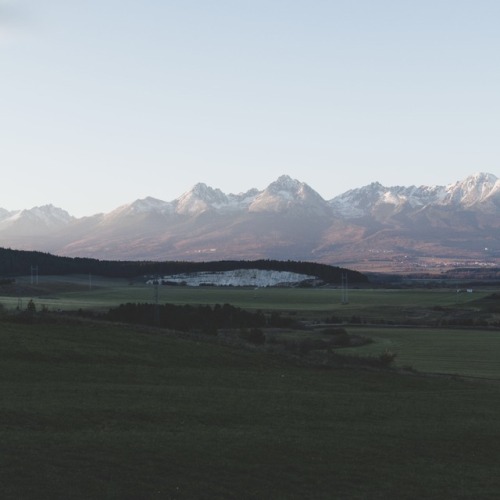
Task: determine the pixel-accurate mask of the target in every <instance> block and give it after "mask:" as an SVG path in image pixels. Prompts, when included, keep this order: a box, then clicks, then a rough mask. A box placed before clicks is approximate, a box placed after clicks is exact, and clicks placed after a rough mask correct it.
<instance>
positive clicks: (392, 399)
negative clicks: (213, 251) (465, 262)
mask: <svg viewBox="0 0 500 500" xmlns="http://www.w3.org/2000/svg"><path fill="white" fill-rule="evenodd" d="M1 327H2V333H1V335H0V349H1V353H2V355H1V373H2V382H1V384H0V386H1V388H2V395H1V396H2V407H1V408H2V409H1V412H0V416H1V431H0V432H1V442H2V453H1V455H0V461H1V467H0V476H1V477H0V484H1V485H2V498H5V499H16V500H17V499H20V498H25V499H38V498H51V499H56V498H61V499H62V498H72V499H88V498H120V499H148V498H162V499H163V498H167V499H169V498H172V499H173V498H178V499H197V498H208V499H212V498H221V499H233V498H241V499H262V498H270V499H274V498H276V499H304V498H310V499H331V498H354V499H355V498H360V499H361V498H380V499H385V498H402V499H404V498H436V499H438V498H439V499H443V498H485V499H486V498H492V499H493V498H496V497H497V496H498V492H499V491H500V478H499V476H498V474H496V470H497V463H498V458H499V451H498V450H499V445H500V433H499V428H498V418H497V415H498V412H499V411H500V391H498V386H497V385H491V384H484V383H482V384H478V383H470V382H464V381H456V380H451V379H441V378H437V379H436V378H428V377H419V376H401V375H399V374H397V373H391V372H384V371H364V370H351V369H349V370H347V369H333V370H326V369H320V368H305V367H302V366H297V365H295V364H293V363H290V362H287V361H285V360H282V359H279V358H277V357H275V356H273V355H271V354H265V353H262V352H256V351H246V350H240V349H235V348H230V347H227V346H221V345H218V344H217V343H215V342H200V341H198V340H190V339H189V338H180V337H178V336H175V335H168V334H166V333H165V332H159V331H154V330H146V329H141V328H132V327H124V326H118V325H116V326H99V325H96V324H93V323H89V324H74V325H71V327H68V326H67V325H18V324H15V325H13V324H8V323H4V324H2V325H1Z"/></svg>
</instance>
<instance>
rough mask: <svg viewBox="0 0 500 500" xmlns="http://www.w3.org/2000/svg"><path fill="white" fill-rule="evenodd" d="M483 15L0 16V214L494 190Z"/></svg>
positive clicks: (489, 56) (330, 9)
mask: <svg viewBox="0 0 500 500" xmlns="http://www.w3.org/2000/svg"><path fill="white" fill-rule="evenodd" d="M499 26H500V1H498V0H432V1H431V0H329V1H327V0H308V1H302V0H283V1H280V0H266V1H261V0H231V1H230V0H225V1H221V0H212V1H208V0H206V1H201V0H177V1H174V0H171V1H170V0H141V1H139V0H134V1H132V0H17V1H16V0H0V96H1V97H0V166H1V169H2V173H3V181H2V182H1V183H0V207H3V208H7V209H9V210H14V209H18V208H31V207H32V206H36V205H43V204H46V203H53V204H55V205H57V206H60V207H62V208H65V209H66V210H68V211H69V212H70V213H71V214H72V215H76V216H81V215H91V214H94V213H97V212H107V211H110V210H112V209H113V208H116V207H117V206H118V205H121V204H124V203H128V202H131V201H133V200H135V199H137V198H143V197H145V196H154V197H157V198H160V199H163V200H167V201H170V200H173V199H174V198H176V197H178V196H179V195H181V194H182V193H183V192H185V191H187V190H188V189H190V188H191V187H192V186H193V185H194V184H195V183H197V182H205V183H207V184H209V185H211V186H212V187H218V188H220V189H222V190H223V191H224V192H226V193H229V192H232V193H238V192H241V191H245V190H247V189H250V188H252V187H257V188H259V189H263V188H264V187H266V186H267V185H268V184H269V183H270V182H272V181H273V180H275V179H276V178H277V177H278V176H279V175H281V174H289V175H290V176H292V177H293V178H296V179H299V180H301V181H303V182H306V183H308V184H309V185H310V186H311V187H312V188H314V189H315V190H316V191H318V192H319V193H320V194H321V195H322V196H323V197H324V198H325V199H330V198H333V197H334V196H335V195H337V194H340V193H342V192H344V191H346V190H348V189H352V188H355V187H360V186H363V185H366V184H368V183H370V182H372V181H380V182H381V183H383V184H385V185H411V184H417V185H420V184H450V183H452V182H455V181H457V180H460V179H463V178H465V177H466V176H467V175H469V174H472V173H474V172H477V171H485V172H491V173H493V174H495V175H500V172H499V170H500V169H499V164H500V163H499V158H500V155H499V153H500V140H499V139H500V90H499V89H500V30H499Z"/></svg>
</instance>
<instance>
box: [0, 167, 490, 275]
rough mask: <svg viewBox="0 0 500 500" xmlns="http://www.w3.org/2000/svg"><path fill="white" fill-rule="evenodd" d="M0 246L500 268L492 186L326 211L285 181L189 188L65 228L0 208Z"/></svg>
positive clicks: (347, 200)
mask: <svg viewBox="0 0 500 500" xmlns="http://www.w3.org/2000/svg"><path fill="white" fill-rule="evenodd" d="M0 246H3V247H11V248H16V249H24V250H39V251H45V252H50V253H54V254H57V255H64V256H70V257H74V256H78V257H92V258H98V259H116V260H125V259H126V260H187V261H206V260H221V259H262V258H264V259H281V260H286V259H292V260H304V261H316V262H322V263H326V264H333V265H339V266H345V267H351V268H353V269H357V270H362V271H369V270H378V271H384V270H385V271H388V270H390V271H415V270H431V269H434V270H436V269H438V270H439V269H443V268H450V266H498V265H500V179H498V178H497V177H496V176H495V175H493V174H489V173H476V174H473V175H471V176H469V177H467V178H466V179H464V180H462V181H458V182H455V183H453V184H450V185H447V186H419V187H416V186H410V187H403V186H393V187H385V186H383V185H381V184H380V183H377V182H375V183H372V184H369V185H367V186H364V187H360V188H357V189H352V190H350V191H347V192H345V193H343V194H341V195H339V196H337V197H335V198H333V199H331V200H325V199H323V198H322V197H321V196H320V195H319V194H318V193H317V192H316V191H315V190H314V189H312V188H311V187H310V186H308V185H307V184H305V183H303V182H300V181H298V180H295V179H292V178H290V177H289V176H287V175H283V176H281V177H279V178H278V179H277V180H276V181H274V182H272V183H271V184H270V185H269V186H267V187H266V188H265V189H264V190H262V191H259V190H257V189H250V190H249V191H247V192H245V193H240V194H225V193H223V192H222V191H221V190H220V189H214V188H212V187H210V186H207V185H206V184H203V183H199V184H196V185H195V186H194V187H193V188H192V189H191V190H190V191H188V192H186V193H184V194H182V195H181V196H180V197H178V198H177V199H175V200H173V201H162V200H159V199H156V198H151V197H148V198H144V199H139V200H136V201H134V202H133V203H130V204H127V205H123V206H121V207H118V208H116V209H115V210H113V211H111V212H109V213H105V214H96V215H92V216H89V217H82V218H75V217H72V216H71V215H70V214H69V213H68V212H67V211H65V210H63V209H61V208H57V207H54V206H52V205H46V206H42V207H35V208H32V209H24V210H18V211H14V212H13V211H9V210H6V209H2V208H0Z"/></svg>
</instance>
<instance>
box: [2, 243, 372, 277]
mask: <svg viewBox="0 0 500 500" xmlns="http://www.w3.org/2000/svg"><path fill="white" fill-rule="evenodd" d="M33 267H36V272H37V273H38V274H39V275H65V274H95V275H99V276H108V277H113V278H129V279H130V278H136V277H140V276H158V277H161V276H166V275H169V274H181V273H194V272H208V271H233V270H235V269H261V270H272V271H289V272H295V273H299V274H307V275H311V276H316V277H317V278H319V279H321V280H323V281H324V282H326V283H340V282H341V280H342V275H346V276H347V278H348V280H349V282H350V283H353V284H355V283H356V284H359V283H367V282H368V278H367V277H366V276H365V275H364V274H362V273H360V272H358V271H353V270H350V269H344V268H341V267H336V266H330V265H328V264H320V263H317V262H308V261H291V260H283V261H280V260H270V259H260V260H222V261H212V262H210V261H209V262H189V261H119V260H116V261H115V260H99V259H90V258H83V257H61V256H57V255H53V254H50V253H45V252H36V251H28V250H13V249H10V248H0V277H4V278H8V277H13V276H19V275H24V276H25V275H29V274H30V273H31V272H32V268H33Z"/></svg>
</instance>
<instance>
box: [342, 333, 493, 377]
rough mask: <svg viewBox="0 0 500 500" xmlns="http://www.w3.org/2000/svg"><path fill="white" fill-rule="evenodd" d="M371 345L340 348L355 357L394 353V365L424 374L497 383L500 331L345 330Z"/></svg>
mask: <svg viewBox="0 0 500 500" xmlns="http://www.w3.org/2000/svg"><path fill="white" fill-rule="evenodd" d="M349 331H350V332H351V333H354V332H358V333H360V334H362V335H366V336H368V337H370V338H371V339H373V341H374V343H373V344H368V345H365V346H361V347H357V348H346V349H343V350H342V352H343V353H349V354H354V355H356V356H377V355H379V354H380V353H381V352H383V351H384V350H385V349H387V350H389V351H392V352H395V353H397V357H396V360H395V361H396V365H397V366H400V367H404V366H410V367H412V368H414V369H416V370H418V371H420V372H424V373H444V374H451V375H460V376H466V377H477V378H485V379H495V380H500V362H499V360H500V330H498V329H497V330H492V331H489V330H484V329H483V330H475V329H461V330H457V329H436V328H352V327H350V328H349Z"/></svg>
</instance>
